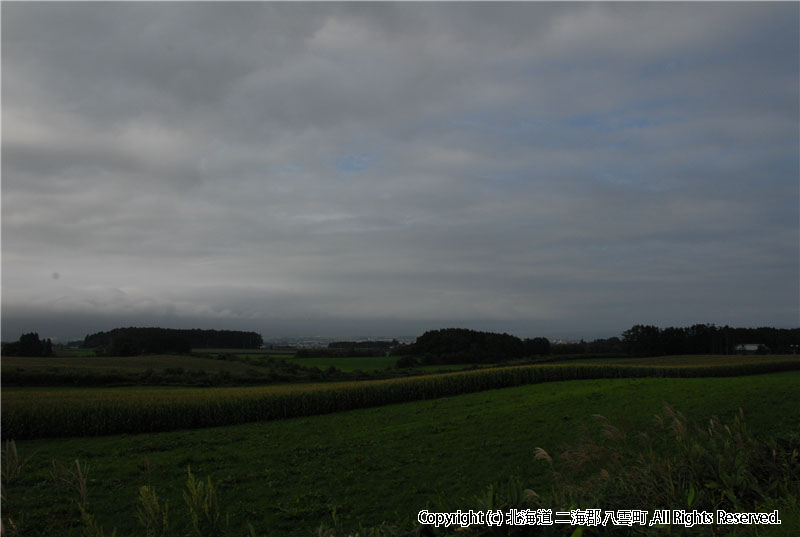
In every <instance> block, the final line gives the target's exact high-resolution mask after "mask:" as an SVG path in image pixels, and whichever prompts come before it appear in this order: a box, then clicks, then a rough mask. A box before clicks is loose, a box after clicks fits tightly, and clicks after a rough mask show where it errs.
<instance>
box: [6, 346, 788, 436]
mask: <svg viewBox="0 0 800 537" xmlns="http://www.w3.org/2000/svg"><path fill="white" fill-rule="evenodd" d="M796 369H800V357H798V356H768V357H767V356H758V357H753V356H742V357H740V356H729V357H725V360H723V361H720V360H718V359H717V357H695V362H694V364H693V365H614V364H602V363H598V364H590V363H570V364H546V365H530V366H519V367H498V368H491V369H481V370H473V371H461V372H456V373H444V374H437V375H427V376H421V377H409V378H395V379H388V380H377V381H354V382H329V383H317V384H292V385H281V386H260V387H235V388H181V389H166V388H165V389H152V388H144V389H143V388H125V389H120V388H111V389H109V388H72V389H64V388H60V389H55V388H46V389H34V388H28V389H4V390H3V392H2V423H3V436H4V437H5V438H14V439H23V438H41V437H63V436H96V435H105V434H117V433H141V432H155V431H171V430H178V429H194V428H203V427H212V426H218V425H233V424H239V423H248V422H257V421H269V420H276V419H282V418H290V417H298V416H309V415H315V414H327V413H331V412H338V411H343V410H351V409H355V408H367V407H375V406H381V405H387V404H393V403H400V402H407V401H415V400H423V399H434V398H438V397H445V396H451V395H459V394H463V393H471V392H478V391H482V390H489V389H494V388H504V387H509V386H519V385H524V384H535V383H540V382H550V381H565V380H580V379H603V378H633V377H722V376H737V375H752V374H757V373H768V372H777V371H788V370H796Z"/></svg>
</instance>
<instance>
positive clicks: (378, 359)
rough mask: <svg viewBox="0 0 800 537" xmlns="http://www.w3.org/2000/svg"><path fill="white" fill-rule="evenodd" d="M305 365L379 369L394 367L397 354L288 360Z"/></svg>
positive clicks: (325, 367) (364, 369)
mask: <svg viewBox="0 0 800 537" xmlns="http://www.w3.org/2000/svg"><path fill="white" fill-rule="evenodd" d="M287 361H290V362H294V363H296V364H299V365H302V366H303V367H318V368H320V369H328V368H329V367H335V368H337V369H339V370H341V371H356V370H359V369H360V370H361V371H377V370H380V369H386V368H387V367H394V364H395V362H397V357H395V356H368V357H342V358H328V357H309V358H291V359H290V360H287Z"/></svg>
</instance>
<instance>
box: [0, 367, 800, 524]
mask: <svg viewBox="0 0 800 537" xmlns="http://www.w3.org/2000/svg"><path fill="white" fill-rule="evenodd" d="M799 384H800V373H797V372H788V373H778V374H768V375H757V376H750V377H736V378H712V379H608V380H586V381H569V382H552V383H547V384H538V385H531V386H520V387H515V388H507V389H502V390H491V391H484V392H479V393H473V394H467V395H461V396H456V397H447V398H441V399H436V400H428V401H417V402H412V403H405V404H398V405H392V406H385V407H380V408H368V409H360V410H354V411H350V412H342V413H338V414H331V415H324V416H313V417H305V418H296V419H289V420H283V421H276V422H269V423H261V424H251V425H239V426H229V427H218V428H210V429H200V430H194V431H178V432H169V433H155V434H141V435H122V436H108V437H100V438H68V439H60V440H36V441H25V442H17V448H18V451H19V458H20V459H21V460H25V461H26V463H25V465H24V466H23V468H22V470H21V472H20V475H19V476H18V477H17V478H16V479H15V480H13V481H12V482H7V481H4V493H5V499H4V501H3V517H4V519H5V518H6V517H7V516H10V517H11V518H12V519H13V520H14V521H15V522H16V523H17V524H18V526H19V527H20V528H21V529H23V530H24V533H21V534H22V535H41V536H47V535H67V534H69V531H70V529H71V530H72V531H73V535H78V534H79V533H78V532H79V529H80V528H81V522H80V512H79V511H78V509H77V506H76V502H75V499H74V498H75V497H76V492H75V490H72V489H70V488H68V487H66V486H64V485H59V486H54V480H53V478H52V468H53V466H52V461H53V460H57V461H59V462H60V463H62V465H63V466H64V467H66V468H69V467H70V465H73V464H74V462H73V461H74V460H75V459H79V460H80V461H81V464H82V465H85V467H88V479H87V480H86V488H87V502H88V506H89V510H90V512H91V513H92V515H93V516H94V518H95V521H96V522H97V524H99V525H100V526H102V527H104V528H106V530H108V533H110V530H111V528H114V527H116V528H117V530H118V535H120V536H127V535H130V536H133V535H141V534H142V531H141V528H140V527H139V525H138V523H137V522H136V510H137V501H138V500H137V494H138V491H139V487H140V486H142V485H151V486H152V487H153V488H154V490H156V491H157V492H158V496H159V498H161V499H162V501H164V502H168V503H169V505H170V512H171V513H173V516H172V518H171V525H172V526H171V527H172V528H173V532H174V533H173V534H174V535H182V534H183V532H184V529H185V528H187V525H188V524H189V521H188V519H187V518H186V515H185V513H184V512H183V505H184V504H183V502H184V500H183V497H182V494H183V483H184V482H185V480H186V469H187V467H189V466H190V467H191V469H192V472H193V473H194V474H195V475H197V476H198V477H200V478H202V479H205V478H206V477H210V478H211V481H212V482H213V483H215V485H216V490H217V492H218V497H219V507H220V510H221V512H222V513H226V514H228V515H229V516H230V526H231V528H230V529H231V532H232V534H233V535H246V534H247V532H248V527H247V524H248V523H250V524H252V525H253V528H254V530H255V532H256V534H257V535H310V534H312V533H313V532H314V531H315V530H316V528H318V527H319V525H320V524H326V525H328V526H333V525H334V517H333V515H334V513H335V520H336V524H338V527H339V529H338V533H346V532H352V531H355V530H357V529H358V528H359V526H360V525H363V526H365V527H372V526H376V525H379V524H381V522H383V521H388V522H390V523H393V524H397V525H398V526H400V527H407V526H409V525H411V524H413V521H414V520H415V519H416V515H417V512H418V511H419V510H420V509H424V508H426V507H429V506H430V507H432V506H434V505H449V506H458V507H459V508H462V509H469V508H473V507H474V498H475V497H476V496H478V495H480V496H484V495H485V491H486V487H487V485H488V484H490V483H495V482H497V481H503V482H505V481H507V480H508V478H509V477H511V476H514V477H516V478H517V479H518V480H519V482H520V483H522V484H524V487H525V488H531V489H533V490H536V491H537V492H538V493H540V494H544V493H545V492H546V491H547V490H548V488H549V487H550V486H552V485H553V484H554V481H553V475H552V473H551V467H550V465H549V464H548V463H546V462H543V461H537V460H535V458H534V457H535V450H536V448H537V447H540V448H542V449H543V450H545V451H546V452H547V453H549V454H551V455H553V456H554V460H555V461H556V465H555V466H554V469H555V470H556V471H558V472H560V473H563V471H562V469H561V468H559V467H558V464H560V463H559V459H558V458H556V457H555V454H557V453H560V452H562V451H565V450H566V448H567V446H571V445H576V444H577V443H582V442H584V440H585V439H586V438H587V433H586V432H585V431H584V429H585V427H586V424H587V423H593V422H594V420H593V418H591V416H592V415H593V414H601V415H603V416H605V417H606V418H608V419H609V420H610V421H611V422H612V423H615V424H616V423H617V420H619V419H624V420H625V424H624V427H627V428H628V430H629V431H633V432H635V431H646V430H648V428H650V427H651V426H652V424H653V423H654V419H653V415H654V414H657V413H659V412H660V411H661V410H662V404H663V401H669V402H670V403H672V404H673V405H674V407H675V408H677V409H680V410H681V411H682V412H683V413H684V414H685V416H686V417H687V419H689V420H691V421H696V422H699V423H705V422H707V421H708V420H709V419H710V418H711V416H713V415H717V416H720V418H722V419H723V421H725V422H726V423H727V422H729V421H730V419H731V418H732V417H733V416H734V415H736V413H737V412H738V410H739V408H742V409H743V411H744V414H745V416H746V420H747V424H748V427H749V429H750V431H751V432H752V433H753V435H754V437H756V438H759V439H764V440H771V439H775V438H776V437H783V436H787V435H789V434H790V433H792V432H796V431H797V429H798V423H800V404H798V403H800V401H798V390H797V386H798V385H799ZM589 427H590V431H589V433H591V427H594V428H595V429H594V431H595V432H598V431H599V432H602V427H601V426H600V424H597V423H595V424H593V425H590V426H589ZM590 470H591V469H588V470H586V471H587V472H589V474H587V475H589V476H591V471H590ZM576 483H577V481H576ZM543 491H544V492H543ZM642 501H644V500H642ZM610 505H611V504H602V505H595V506H594V507H597V508H611V507H610ZM587 506H588V505H587ZM661 507H663V506H657V505H644V504H643V503H637V504H635V505H626V506H625V507H621V508H630V509H637V508H638V509H655V508H661ZM558 508H569V505H561V506H558ZM663 508H666V507H663ZM588 534H589V533H587V535H588Z"/></svg>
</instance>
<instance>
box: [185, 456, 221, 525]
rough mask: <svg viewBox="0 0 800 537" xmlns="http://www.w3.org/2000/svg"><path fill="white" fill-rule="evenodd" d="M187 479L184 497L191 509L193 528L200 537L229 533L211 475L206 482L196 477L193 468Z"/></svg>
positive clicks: (188, 471)
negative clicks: (223, 520) (223, 521)
mask: <svg viewBox="0 0 800 537" xmlns="http://www.w3.org/2000/svg"><path fill="white" fill-rule="evenodd" d="M187 473H188V474H189V475H188V477H187V479H186V490H185V491H184V493H183V499H184V500H185V501H186V506H187V507H188V509H189V518H190V520H191V524H192V529H193V530H194V533H195V535H197V536H198V537H217V536H220V535H227V533H228V531H227V526H228V524H227V519H226V521H225V522H226V523H225V525H224V527H223V524H222V515H221V514H220V510H219V504H218V503H217V492H216V491H215V490H214V485H212V484H211V478H210V477H209V478H208V479H207V480H206V482H205V483H203V482H202V481H200V480H198V479H196V478H195V477H194V475H193V474H192V470H191V468H189V469H187Z"/></svg>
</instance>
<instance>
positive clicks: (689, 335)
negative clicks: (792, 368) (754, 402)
mask: <svg viewBox="0 0 800 537" xmlns="http://www.w3.org/2000/svg"><path fill="white" fill-rule="evenodd" d="M747 344H754V345H760V346H761V350H760V351H759V352H762V353H770V354H788V353H793V352H797V346H798V344H800V328H769V327H761V328H731V327H730V326H727V325H726V326H714V325H713V324H695V325H692V326H688V327H683V328H680V327H678V328H676V327H672V326H671V327H668V328H664V329H661V328H659V327H657V326H651V325H640V324H637V325H635V326H633V327H632V328H631V329H630V330H626V331H625V332H623V333H622V346H623V349H624V350H625V352H626V353H627V354H630V355H632V356H660V355H671V354H734V353H736V352H737V347H739V346H740V345H747Z"/></svg>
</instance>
